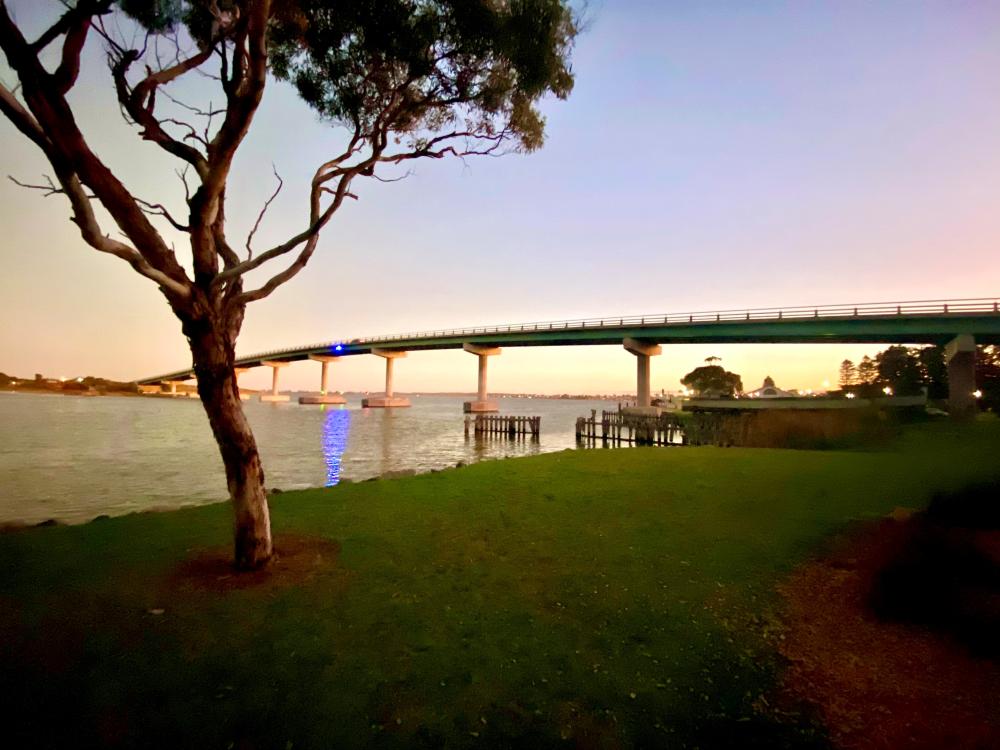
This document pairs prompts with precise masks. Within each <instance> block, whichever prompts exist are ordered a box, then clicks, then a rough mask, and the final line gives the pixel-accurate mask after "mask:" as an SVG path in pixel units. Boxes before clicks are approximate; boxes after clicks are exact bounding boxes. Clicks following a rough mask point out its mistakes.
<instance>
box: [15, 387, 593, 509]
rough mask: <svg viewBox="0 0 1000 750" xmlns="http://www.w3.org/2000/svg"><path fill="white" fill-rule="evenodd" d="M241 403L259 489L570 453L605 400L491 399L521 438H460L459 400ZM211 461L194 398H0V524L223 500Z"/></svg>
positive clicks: (217, 464)
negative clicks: (536, 424) (257, 460)
mask: <svg viewBox="0 0 1000 750" xmlns="http://www.w3.org/2000/svg"><path fill="white" fill-rule="evenodd" d="M292 398H293V401H292V403H288V404H263V403H259V402H254V401H250V402H246V403H245V404H244V408H245V409H246V412H247V417H248V418H249V420H250V424H251V425H252V426H253V430H254V434H255V435H256V436H257V442H258V445H259V447H260V451H261V455H262V457H263V460H264V469H265V472H266V475H267V485H268V487H269V488H275V487H277V488H280V489H282V490H291V489H301V488H304V487H320V486H329V485H333V484H336V483H337V482H338V481H339V480H340V479H341V478H347V479H351V480H355V481H359V480H363V479H367V478H369V477H372V476H376V475H380V474H384V473H386V472H392V471H403V470H415V471H417V472H424V471H429V470H431V469H442V468H445V467H449V466H454V465H455V464H456V463H457V462H459V461H464V462H465V463H472V462H474V461H481V460H484V459H493V458H503V457H507V456H522V455H530V454H533V453H540V452H547V451H558V450H563V449H565V448H573V447H575V445H576V439H575V436H574V425H575V422H576V418H577V417H580V416H585V415H588V416H589V414H590V410H591V409H598V410H601V409H609V408H612V404H611V402H605V401H563V400H550V399H516V398H515V399H499V402H500V412H501V414H511V415H522V416H529V415H530V416H541V418H542V434H541V438H540V440H538V441H532V440H530V439H524V440H518V441H511V440H506V439H497V438H492V439H485V440H484V439H475V438H473V437H471V436H470V438H469V439H468V440H466V439H465V437H464V434H463V429H462V424H463V419H464V416H463V414H462V401H463V400H465V399H463V398H461V397H457V396H455V397H453V396H417V397H411V401H412V403H413V406H412V407H410V408H408V409H361V400H360V397H352V396H348V398H347V400H348V404H347V406H346V408H345V407H336V406H332V407H322V406H300V405H299V404H297V403H294V401H295V398H296V397H295V395H294V394H293V397H292ZM226 495H227V492H226V482H225V474H224V472H223V468H222V460H221V459H220V458H219V453H218V449H217V448H216V446H215V442H214V440H213V438H212V433H211V431H210V429H209V426H208V420H207V418H206V417H205V413H204V411H203V410H202V407H201V403H200V402H199V401H198V400H197V399H163V398H120V397H94V398H84V397H76V396H62V395H47V394H31V393H0V523H2V522H12V521H23V522H26V523H37V522H39V521H44V520H46V519H49V518H55V519H58V520H60V521H65V522H67V523H75V522H81V521H87V520H90V519H92V518H94V517H95V516H97V515H101V514H108V515H119V514H123V513H129V512H133V511H141V510H149V509H152V508H157V509H160V508H178V507H182V506H185V505H197V504H201V503H206V502H212V501H217V500H221V499H224V498H225V497H226Z"/></svg>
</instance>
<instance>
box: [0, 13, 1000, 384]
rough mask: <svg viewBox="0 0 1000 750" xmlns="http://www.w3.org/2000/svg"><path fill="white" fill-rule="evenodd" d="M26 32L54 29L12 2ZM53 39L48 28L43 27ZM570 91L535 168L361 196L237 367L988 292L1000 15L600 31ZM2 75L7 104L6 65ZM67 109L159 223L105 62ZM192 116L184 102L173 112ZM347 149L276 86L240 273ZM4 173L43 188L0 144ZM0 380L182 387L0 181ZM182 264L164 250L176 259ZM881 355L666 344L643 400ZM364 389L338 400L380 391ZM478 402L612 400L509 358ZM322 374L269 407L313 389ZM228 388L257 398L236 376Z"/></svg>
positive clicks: (58, 203)
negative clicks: (268, 202) (597, 326)
mask: <svg viewBox="0 0 1000 750" xmlns="http://www.w3.org/2000/svg"><path fill="white" fill-rule="evenodd" d="M8 5H9V6H10V7H11V8H12V9H13V12H14V13H15V16H16V18H17V19H18V21H19V22H20V23H22V24H23V25H25V26H28V27H32V28H34V27H36V26H37V25H38V24H40V23H42V22H43V21H44V20H45V18H46V17H50V16H51V14H53V13H56V12H58V7H59V5H58V3H56V2H54V1H52V2H37V1H29V0H14V1H13V2H9V1H8ZM46 14H48V16H46ZM588 18H589V23H588V26H587V29H586V31H585V33H583V34H582V35H581V36H580V38H579V40H578V44H577V49H576V52H575V55H574V69H575V72H576V89H575V91H574V92H573V94H572V96H571V98H570V99H569V101H567V102H550V103H547V104H546V106H545V111H546V115H547V118H548V130H547V133H548V137H547V143H546V145H545V147H544V148H543V149H542V150H541V151H539V152H537V153H535V154H532V155H530V156H517V155H514V156H507V157H504V158H502V159H479V160H472V159H470V160H468V161H466V162H465V163H463V162H459V161H434V162H428V163H418V164H417V165H416V174H414V175H413V176H411V177H409V178H408V179H406V180H404V181H403V182H399V183H394V184H379V183H374V182H373V183H370V184H356V188H357V192H358V194H359V198H360V199H359V200H358V201H356V202H350V205H347V206H345V208H344V209H343V210H342V211H341V212H340V213H339V214H338V215H337V216H336V218H335V219H334V221H333V222H332V224H331V225H330V227H329V228H328V229H327V231H326V232H325V233H324V235H323V239H322V241H321V244H320V249H319V250H318V251H317V254H316V256H315V257H314V259H313V260H312V261H311V263H310V265H309V267H308V268H307V269H306V270H305V271H304V272H303V273H301V274H300V275H299V276H298V277H297V278H296V279H295V280H293V281H292V282H291V283H289V284H287V285H286V286H284V287H283V288H282V289H280V290H279V291H278V292H276V293H275V294H273V295H272V296H271V297H270V298H268V299H267V300H265V301H263V302H258V303H254V304H253V305H251V307H250V309H249V312H248V315H247V319H246V323H245V326H244V330H243V333H242V336H241V338H240V344H239V351H240V352H241V353H246V354H248V353H253V352H256V351H261V350H267V349H273V348H278V347H283V346H291V345H294V344H303V343H309V342H316V341H326V340H330V339H337V338H344V337H354V336H362V335H367V334H376V333H393V332H401V331H409V330H422V329H433V328H443V327H449V328H450V327H459V326H472V325H478V324H489V323H506V322H522V321H534V320H552V319H564V318H575V317H592V316H593V317H597V316H602V315H609V316H612V315H618V314H645V313H665V312H683V311H688V310H703V309H716V308H736V307H743V306H749V307H763V306H778V305H798V304H809V305H811V304H824V303H838V302H867V301H882V300H911V299H937V298H958V297H990V296H994V295H997V294H1000V284H998V281H1000V253H998V250H1000V96H998V95H997V92H998V91H1000V3H992V2H945V1H943V0H942V1H940V2H913V1H912V0H883V1H881V2H877V3H873V2H868V1H858V0H840V1H838V2H836V3H784V2H769V1H761V2H736V1H731V2H709V1H706V0H690V1H688V2H682V1H677V2H613V1H612V0H606V1H605V2H603V3H592V4H591V6H590V8H589V10H588ZM0 77H2V78H3V79H4V80H5V81H7V82H8V83H10V82H11V81H12V77H11V75H10V74H9V72H8V71H7V70H6V69H5V68H4V67H3V65H2V63H0ZM78 88H79V89H82V90H81V91H78V92H77V93H76V95H75V98H74V103H75V105H76V107H77V110H78V113H79V119H80V121H81V122H82V124H83V125H84V127H85V130H86V132H87V133H88V135H89V137H90V138H91V141H92V145H93V146H94V148H95V150H96V151H97V152H98V153H99V154H100V155H101V156H102V157H103V158H104V159H105V161H107V162H108V163H109V164H110V165H111V166H112V167H113V168H115V169H116V170H117V171H119V172H120V173H121V174H122V175H124V176H125V178H126V180H127V183H128V184H129V185H130V186H131V187H133V188H134V189H135V191H136V192H137V193H138V194H139V195H141V196H142V197H144V198H146V199H148V200H156V201H164V202H168V203H171V204H172V205H177V200H178V198H179V195H180V194H179V190H178V183H177V182H176V178H174V177H173V169H174V168H175V166H176V164H174V163H172V162H171V160H170V159H169V158H167V157H166V156H165V155H163V153H162V152H160V151H159V150H158V149H157V148H156V147H155V146H153V145H151V144H148V143H143V142H142V141H140V140H139V139H138V138H137V137H136V136H135V135H134V133H133V132H132V131H131V130H130V129H129V128H128V126H126V125H125V124H124V123H123V122H122V121H121V118H120V117H119V115H118V112H117V107H116V105H115V104H114V103H113V96H112V91H111V87H110V85H109V81H108V74H107V71H106V69H105V67H104V64H103V62H102V60H101V53H100V49H99V48H98V46H97V45H96V44H93V45H92V46H91V48H90V49H89V50H88V53H87V70H86V72H85V76H84V79H83V81H82V82H81V84H80V85H79V86H78ZM178 93H181V94H182V95H186V96H190V97H194V96H197V95H199V94H201V93H202V92H201V91H200V90H189V91H184V90H179V92H178ZM341 138H342V133H340V132H339V131H337V130H336V129H332V128H331V127H330V126H329V125H326V124H323V123H321V122H319V121H318V120H317V118H316V117H315V116H314V115H313V114H312V113H311V112H310V111H309V110H308V109H306V107H305V106H304V105H302V104H301V103H299V102H298V101H297V99H296V97H295V95H294V93H293V92H292V91H291V90H290V89H288V88H286V87H283V86H281V85H280V84H273V85H271V86H270V87H269V89H268V91H267V93H266V95H265V98H264V103H263V106H262V108H261V110H260V113H259V115H258V117H257V120H256V122H255V124H254V127H253V130H252V133H251V136H250V138H249V140H248V142H247V143H246V144H245V146H244V148H243V150H242V152H241V153H240V155H239V157H238V159H237V164H236V170H235V173H234V176H233V181H232V183H231V185H232V188H231V190H230V193H229V215H230V225H231V232H232V234H233V236H234V237H237V238H238V244H242V238H243V236H245V233H246V229H247V228H249V226H250V225H251V224H252V222H253V220H254V218H255V217H256V214H257V211H258V210H259V207H260V204H261V202H262V201H263V200H264V199H265V198H266V197H267V196H268V195H269V194H270V191H271V190H272V187H273V177H272V175H271V168H272V167H271V165H272V162H273V164H274V165H275V167H276V168H277V169H278V171H279V172H280V173H281V175H282V177H283V178H284V180H285V184H286V187H285V190H284V191H283V192H282V194H281V195H280V197H279V199H278V200H277V201H276V202H275V204H274V206H273V207H272V210H271V212H270V213H269V214H268V219H267V222H266V224H265V226H264V228H263V230H262V231H261V233H260V242H261V246H263V245H264V243H266V242H267V241H268V240H280V239H282V238H284V237H285V236H287V235H289V234H291V233H294V232H296V231H298V230H299V229H300V228H301V227H302V225H303V222H304V219H305V211H306V206H305V195H306V187H307V184H308V180H309V178H310V176H311V174H312V171H313V169H314V168H315V167H316V165H317V164H318V163H319V162H320V161H321V160H323V158H324V157H325V156H327V155H329V154H331V153H332V152H333V149H334V148H335V147H336V145H337V144H338V143H339V142H340V140H341ZM0 171H2V173H3V174H11V175H14V176H16V177H18V178H20V179H22V180H27V181H38V180H39V178H40V176H41V175H42V174H43V173H45V172H47V171H49V170H48V169H47V167H46V164H45V163H44V162H43V160H42V158H41V157H40V156H39V155H38V154H37V153H36V152H35V151H34V149H33V147H31V146H30V144H28V143H27V142H26V141H25V140H24V139H23V138H22V137H21V136H20V135H19V134H18V133H16V132H15V131H14V130H13V128H12V127H11V126H10V125H9V124H8V123H7V122H6V120H2V121H0ZM0 225H2V229H3V231H2V232H0V257H2V259H3V269H4V272H3V274H2V275H0V319H2V320H3V321H4V322H3V325H2V326H0V370H2V371H4V372H8V373H13V374H17V375H22V376H24V375H31V374H33V373H35V372H43V373H45V374H47V375H50V376H57V377H58V376H76V375H82V374H96V375H103V376H106V377H111V378H117V379H123V380H130V379H133V378H140V377H144V376H149V375H153V374H157V373H160V372H164V371H169V370H173V369H178V368H180V367H184V366H186V365H187V363H189V362H190V355H189V353H188V351H187V349H186V345H185V342H184V339H183V337H182V335H181V333H180V327H179V323H178V322H177V320H176V319H175V318H174V317H173V315H172V313H171V312H170V310H169V309H168V308H167V305H166V303H165V302H164V300H163V299H162V297H161V296H160V294H159V292H158V291H157V290H156V289H155V287H154V286H153V285H152V283H151V282H149V281H147V280H145V279H142V278H140V277H139V276H137V275H136V274H135V273H134V272H133V271H132V270H131V269H130V268H129V267H128V266H127V265H126V264H124V263H123V262H121V261H119V260H118V259H116V258H111V257H106V256H102V255H100V254H98V253H97V252H95V251H94V250H91V249H90V248H88V247H87V246H85V245H84V243H83V242H82V240H80V238H79V236H78V234H77V233H76V231H75V227H74V225H73V224H71V223H70V222H69V210H68V207H67V205H66V204H65V202H64V201H63V199H62V198H60V197H52V198H43V197H42V196H41V195H40V194H39V193H37V192H34V191H26V190H23V189H20V188H18V187H16V186H14V185H13V184H11V183H10V182H8V181H6V180H5V181H3V182H2V183H0ZM178 240H179V238H178ZM878 348H879V347H865V346H773V345H771V346H764V345H758V346H750V345H741V346H670V347H664V353H663V355H662V356H660V357H658V358H656V359H655V360H654V361H653V365H652V369H653V387H654V388H655V389H656V390H659V389H660V388H666V389H668V390H672V389H677V388H678V387H679V384H678V380H679V378H680V377H681V376H682V375H683V374H684V373H685V372H687V371H689V370H690V369H692V368H693V367H695V366H697V365H699V364H700V363H701V361H702V360H703V359H704V358H705V357H707V356H709V355H717V356H721V357H722V358H723V362H722V364H723V365H724V366H726V367H727V368H728V369H731V370H735V371H737V372H739V373H740V374H742V376H743V381H744V384H745V385H746V386H747V387H748V388H751V387H755V386H757V385H758V384H759V383H760V381H761V380H762V379H763V378H764V376H765V375H768V374H770V375H772V376H773V377H774V378H775V380H776V381H777V383H778V384H779V385H780V386H782V387H787V388H818V387H820V386H821V384H822V381H824V380H829V381H831V382H835V381H836V377H837V369H838V365H839V363H840V361H841V360H842V359H844V358H845V357H848V358H851V359H854V360H857V359H859V358H860V357H861V356H862V355H863V354H864V353H874V352H875V351H877V350H878ZM382 368H383V365H382V361H381V360H378V359H377V358H375V357H355V358H350V359H348V360H345V361H344V362H341V363H338V365H337V366H336V368H335V369H334V371H333V372H332V373H331V378H332V380H331V384H332V385H334V386H335V387H337V388H339V389H343V390H379V389H380V388H381V382H382V381H381V379H382V372H383V369H382ZM490 368H491V369H490V386H491V389H494V390H497V391H526V392H545V393H563V392H627V391H629V390H631V389H634V387H635V383H634V377H635V374H634V363H633V359H632V357H631V356H630V355H628V354H627V353H626V352H624V350H622V349H621V348H618V347H591V348H560V349H519V350H513V349H511V350H507V351H505V352H504V353H503V355H502V356H501V357H500V358H498V359H494V360H493V361H492V362H491V364H490ZM318 378H319V367H318V365H316V364H315V363H300V364H296V365H293V366H292V367H290V368H288V369H287V370H285V371H284V372H283V373H282V386H283V387H289V388H303V389H306V388H316V387H318ZM475 380H476V367H475V360H474V359H473V358H472V357H470V356H469V355H467V354H463V353H461V352H426V353H413V354H411V355H410V356H409V358H408V359H406V360H405V361H403V362H400V363H398V365H397V367H396V388H397V390H400V391H410V390H423V391H453V390H465V391H469V390H473V389H474V387H475ZM241 382H242V383H243V384H244V385H246V386H248V387H263V386H265V385H266V384H269V383H270V370H264V369H259V370H256V371H253V372H250V373H247V374H246V375H245V376H244V377H243V378H242V379H241Z"/></svg>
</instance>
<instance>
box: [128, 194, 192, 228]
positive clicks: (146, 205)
mask: <svg viewBox="0 0 1000 750" xmlns="http://www.w3.org/2000/svg"><path fill="white" fill-rule="evenodd" d="M135 202H136V203H138V204H139V205H140V206H142V209H143V211H144V212H145V213H147V214H149V215H150V216H162V217H163V218H164V219H166V220H167V221H168V222H170V225H171V226H172V227H173V228H174V229H177V230H178V231H181V232H190V231H191V227H189V226H188V225H187V224H182V223H181V222H179V221H177V219H175V218H174V217H173V216H172V215H171V214H170V211H168V210H167V209H166V207H165V206H164V205H163V204H162V203H150V202H149V201H144V200H143V199H142V198H138V197H136V198H135Z"/></svg>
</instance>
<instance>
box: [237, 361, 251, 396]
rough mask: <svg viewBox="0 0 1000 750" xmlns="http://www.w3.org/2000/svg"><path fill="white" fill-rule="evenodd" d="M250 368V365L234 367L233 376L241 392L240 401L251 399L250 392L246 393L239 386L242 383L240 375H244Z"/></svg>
mask: <svg viewBox="0 0 1000 750" xmlns="http://www.w3.org/2000/svg"><path fill="white" fill-rule="evenodd" d="M249 369H250V368H249V367H234V368H233V377H235V378H236V386H237V388H238V390H239V392H240V401H249V400H250V394H249V393H244V392H243V389H242V388H239V385H240V375H242V374H243V373H245V372H246V371H247V370H249Z"/></svg>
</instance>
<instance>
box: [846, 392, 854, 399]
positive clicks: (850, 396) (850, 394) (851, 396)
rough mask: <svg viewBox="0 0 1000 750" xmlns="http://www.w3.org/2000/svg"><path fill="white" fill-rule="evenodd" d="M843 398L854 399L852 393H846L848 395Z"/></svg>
mask: <svg viewBox="0 0 1000 750" xmlns="http://www.w3.org/2000/svg"><path fill="white" fill-rule="evenodd" d="M844 398H854V394H853V393H848V394H846V395H845V396H844Z"/></svg>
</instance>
